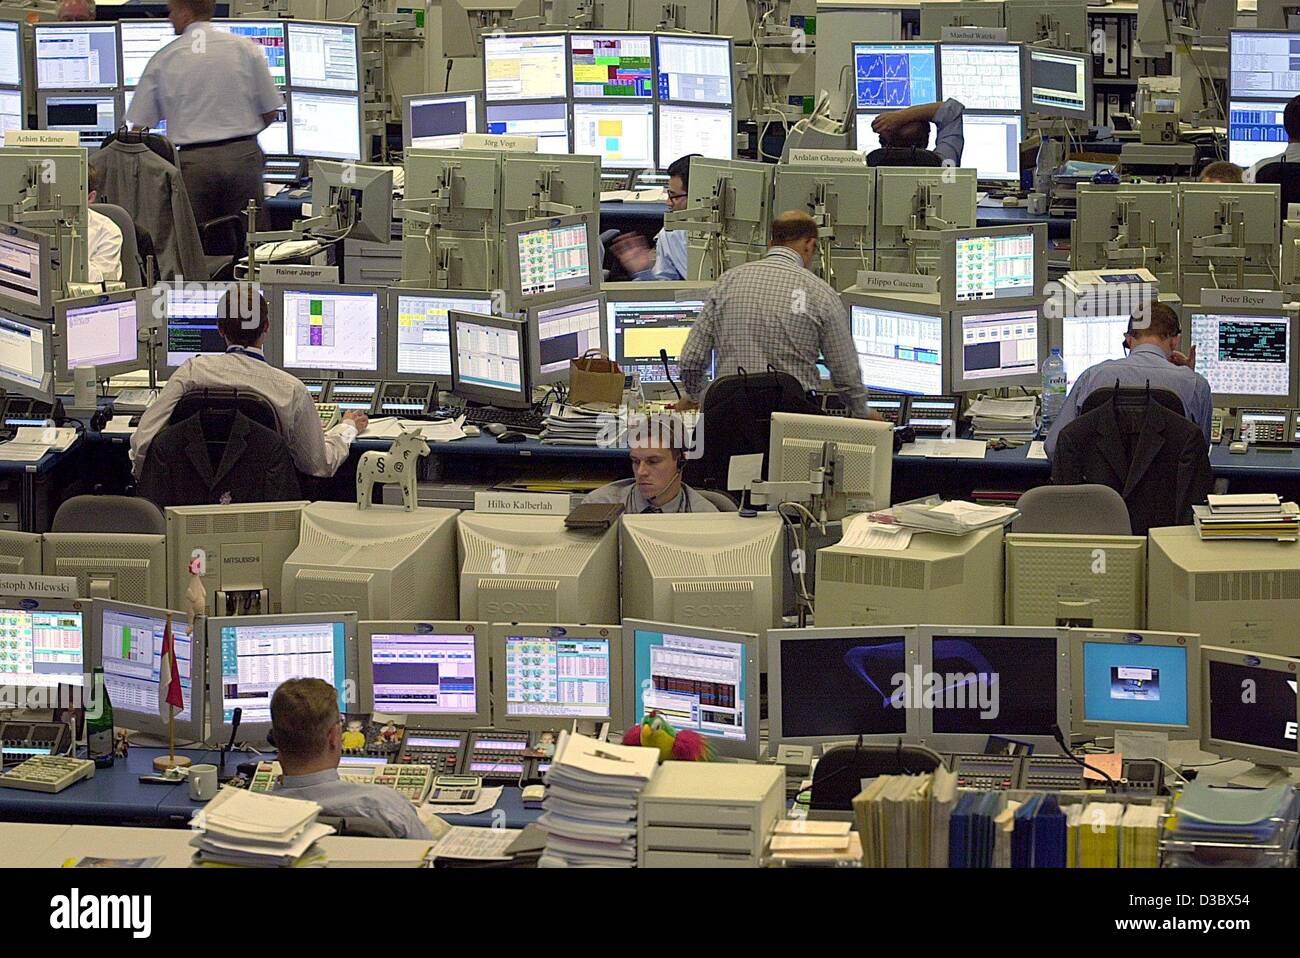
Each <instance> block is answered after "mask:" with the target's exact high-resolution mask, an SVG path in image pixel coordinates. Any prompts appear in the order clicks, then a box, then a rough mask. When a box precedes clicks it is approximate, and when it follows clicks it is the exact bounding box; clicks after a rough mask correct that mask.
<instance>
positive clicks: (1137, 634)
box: [1069, 629, 1201, 738]
mask: <svg viewBox="0 0 1300 958" xmlns="http://www.w3.org/2000/svg"><path fill="white" fill-rule="evenodd" d="M1069 632H1070V685H1071V688H1072V690H1073V692H1072V694H1073V697H1074V698H1073V700H1074V702H1075V703H1076V704H1077V708H1076V710H1075V711H1076V714H1075V716H1074V719H1073V723H1072V724H1073V727H1074V728H1073V730H1074V731H1075V732H1081V733H1084V734H1088V735H1093V736H1096V735H1100V734H1106V733H1113V732H1114V731H1115V730H1116V729H1138V730H1143V731H1153V732H1169V733H1171V735H1172V736H1175V737H1177V738H1192V737H1193V735H1192V734H1191V733H1192V732H1193V730H1195V729H1197V728H1199V727H1200V724H1201V687H1200V672H1201V670H1200V647H1201V637H1200V635H1199V634H1197V633H1190V632H1159V631H1153V630H1148V629H1070V630H1069ZM1134 638H1136V640H1137V641H1134ZM1089 643H1095V644H1099V645H1146V646H1150V647H1155V648H1175V647H1177V648H1183V649H1186V651H1187V722H1186V724H1183V725H1178V724H1170V723H1163V722H1119V721H1107V720H1102V719H1092V720H1090V719H1088V718H1087V714H1086V711H1085V709H1086V708H1087V700H1086V699H1085V697H1084V696H1085V688H1084V686H1085V681H1086V680H1085V673H1084V661H1083V647H1084V645H1086V644H1089Z"/></svg>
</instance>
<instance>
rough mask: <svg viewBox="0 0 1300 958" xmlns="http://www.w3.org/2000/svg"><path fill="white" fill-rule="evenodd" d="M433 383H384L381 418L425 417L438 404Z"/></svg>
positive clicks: (380, 399)
mask: <svg viewBox="0 0 1300 958" xmlns="http://www.w3.org/2000/svg"><path fill="white" fill-rule="evenodd" d="M437 397H438V391H437V389H436V388H435V387H434V385H433V384H432V383H384V389H383V393H382V394H381V396H380V398H379V407H378V413H379V415H381V416H424V415H427V414H428V413H429V410H430V409H432V408H433V407H434V406H435V405H436V404H437Z"/></svg>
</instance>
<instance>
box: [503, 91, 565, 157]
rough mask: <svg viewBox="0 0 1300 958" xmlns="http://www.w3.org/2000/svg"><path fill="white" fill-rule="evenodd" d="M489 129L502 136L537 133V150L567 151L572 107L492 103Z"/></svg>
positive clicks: (563, 105) (556, 104)
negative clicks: (570, 109)
mask: <svg viewBox="0 0 1300 958" xmlns="http://www.w3.org/2000/svg"><path fill="white" fill-rule="evenodd" d="M486 131H487V132H488V133H493V134H497V135H499V136H535V137H537V152H538V153H568V152H569V108H568V106H566V105H565V104H563V103H497V104H491V105H489V106H488V108H487V124H486Z"/></svg>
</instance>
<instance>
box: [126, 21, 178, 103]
mask: <svg viewBox="0 0 1300 958" xmlns="http://www.w3.org/2000/svg"><path fill="white" fill-rule="evenodd" d="M118 29H119V30H120V31H121V35H122V85H123V86H124V87H126V88H128V89H130V88H131V87H133V86H135V85H136V84H138V83H139V82H140V77H141V75H143V73H144V68H145V67H147V66H148V65H149V61H150V60H151V59H153V55H154V54H155V53H157V52H158V51H159V50H161V49H162V48H163V47H165V46H167V44H169V43H171V42H172V41H173V40H175V39H176V31H175V30H174V29H173V28H172V25H171V23H170V22H169V21H167V20H121V21H119V23H118Z"/></svg>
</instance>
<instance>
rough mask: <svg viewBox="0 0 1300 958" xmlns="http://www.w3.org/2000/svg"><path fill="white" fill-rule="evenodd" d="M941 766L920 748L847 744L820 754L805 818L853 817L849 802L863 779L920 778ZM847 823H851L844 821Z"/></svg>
mask: <svg viewBox="0 0 1300 958" xmlns="http://www.w3.org/2000/svg"><path fill="white" fill-rule="evenodd" d="M942 764H943V759H942V758H941V757H940V756H939V753H938V752H935V751H934V750H933V749H929V748H926V747H925V746H924V745H906V744H903V742H902V741H899V742H898V743H897V744H877V743H862V742H861V740H859V743H858V744H853V743H847V744H844V745H840V746H838V747H836V748H832V749H829V750H827V751H823V752H822V758H821V761H820V762H818V763H817V770H816V772H814V773H813V780H812V785H811V786H810V788H809V791H810V792H811V794H810V795H809V801H808V808H809V817H810V818H813V819H818V818H820V819H839V818H845V817H846V816H847V815H852V813H853V799H854V798H855V797H857V795H858V793H859V792H861V791H862V780H863V779H864V778H877V777H878V776H881V775H922V774H925V773H927V772H933V771H934V770H935V769H937V768H938V767H939V766H941V765H942ZM848 820H851V819H848Z"/></svg>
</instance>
